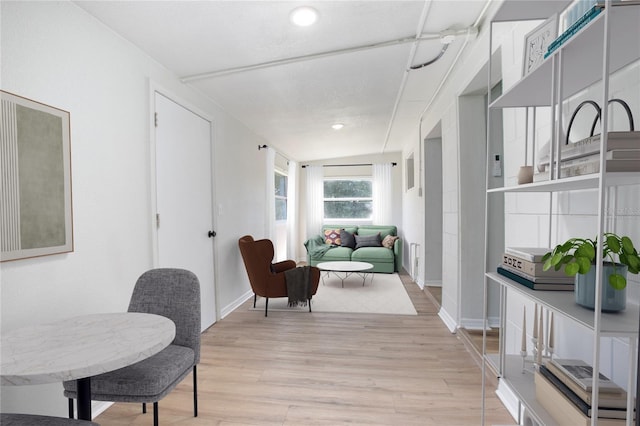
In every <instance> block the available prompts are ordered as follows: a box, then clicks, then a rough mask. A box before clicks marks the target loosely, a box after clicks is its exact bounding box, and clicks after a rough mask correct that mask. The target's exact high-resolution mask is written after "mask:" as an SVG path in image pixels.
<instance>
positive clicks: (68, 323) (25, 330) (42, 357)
mask: <svg viewBox="0 0 640 426" xmlns="http://www.w3.org/2000/svg"><path fill="white" fill-rule="evenodd" d="M175 334H176V327H175V324H174V323H173V321H171V320H170V319H168V318H165V317H162V316H160V315H152V314H142V313H133V312H122V313H111V314H91V315H82V316H77V317H73V318H67V319H64V320H58V321H55V322H51V323H46V324H38V325H32V326H27V327H22V328H18V329H15V330H11V331H8V332H6V333H3V334H2V348H1V352H0V353H1V358H0V376H1V379H2V381H1V384H2V385H3V386H7V385H35V384H43V383H54V382H61V381H65V380H77V381H78V418H80V419H83V420H91V379H90V378H91V376H95V375H98V374H102V373H106V372H108V371H113V370H117V369H118V368H122V367H126V366H128V365H131V364H134V363H136V362H138V361H141V360H143V359H145V358H148V357H150V356H152V355H155V354H156V353H158V352H160V351H161V350H162V349H164V348H165V347H167V346H168V345H169V344H170V343H171V342H172V341H173V339H174V337H175Z"/></svg>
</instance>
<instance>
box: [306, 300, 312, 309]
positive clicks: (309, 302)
mask: <svg viewBox="0 0 640 426" xmlns="http://www.w3.org/2000/svg"><path fill="white" fill-rule="evenodd" d="M307 303H308V304H309V312H311V299H309V300H307Z"/></svg>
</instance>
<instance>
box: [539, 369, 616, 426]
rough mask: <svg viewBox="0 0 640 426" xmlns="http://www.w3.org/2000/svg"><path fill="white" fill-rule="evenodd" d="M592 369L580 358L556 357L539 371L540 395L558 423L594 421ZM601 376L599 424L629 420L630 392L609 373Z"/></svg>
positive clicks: (614, 423) (607, 425)
mask: <svg viewBox="0 0 640 426" xmlns="http://www.w3.org/2000/svg"><path fill="white" fill-rule="evenodd" d="M590 371H592V369H591V366H589V365H587V364H586V363H584V362H582V361H579V360H552V361H549V362H547V363H546V364H545V365H542V366H540V369H539V371H538V372H536V375H535V385H536V399H537V400H538V402H540V404H541V405H542V406H543V407H544V408H545V409H546V410H547V411H548V412H549V414H551V416H552V417H553V418H554V419H556V421H557V422H558V423H560V424H571V425H585V426H588V425H590V424H591V414H592V410H591V389H590V387H591V385H590V379H589V376H590V373H589V372H590ZM576 375H577V376H576ZM578 377H580V378H578ZM600 377H601V380H600V383H602V389H600V391H599V400H600V401H599V404H598V406H599V408H598V425H606V426H616V425H623V424H625V419H626V415H627V410H626V399H627V394H626V392H625V391H624V390H623V389H622V388H620V387H619V386H617V385H616V384H615V383H613V382H611V381H610V380H609V379H607V378H606V377H605V376H603V375H600ZM587 383H589V384H588V385H587ZM587 389H589V390H587Z"/></svg>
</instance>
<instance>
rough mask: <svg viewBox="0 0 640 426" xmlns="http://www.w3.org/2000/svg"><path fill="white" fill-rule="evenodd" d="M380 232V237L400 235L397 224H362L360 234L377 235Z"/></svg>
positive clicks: (359, 228)
mask: <svg viewBox="0 0 640 426" xmlns="http://www.w3.org/2000/svg"><path fill="white" fill-rule="evenodd" d="M378 232H379V233H380V239H381V240H382V239H384V237H386V236H387V235H398V228H397V227H396V226H395V225H360V226H359V227H358V235H375V234H377V233H378Z"/></svg>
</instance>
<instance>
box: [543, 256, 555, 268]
mask: <svg viewBox="0 0 640 426" xmlns="http://www.w3.org/2000/svg"><path fill="white" fill-rule="evenodd" d="M552 266H553V265H551V258H548V259H545V261H544V264H543V265H542V270H543V271H548V270H549V268H551V267H552Z"/></svg>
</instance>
